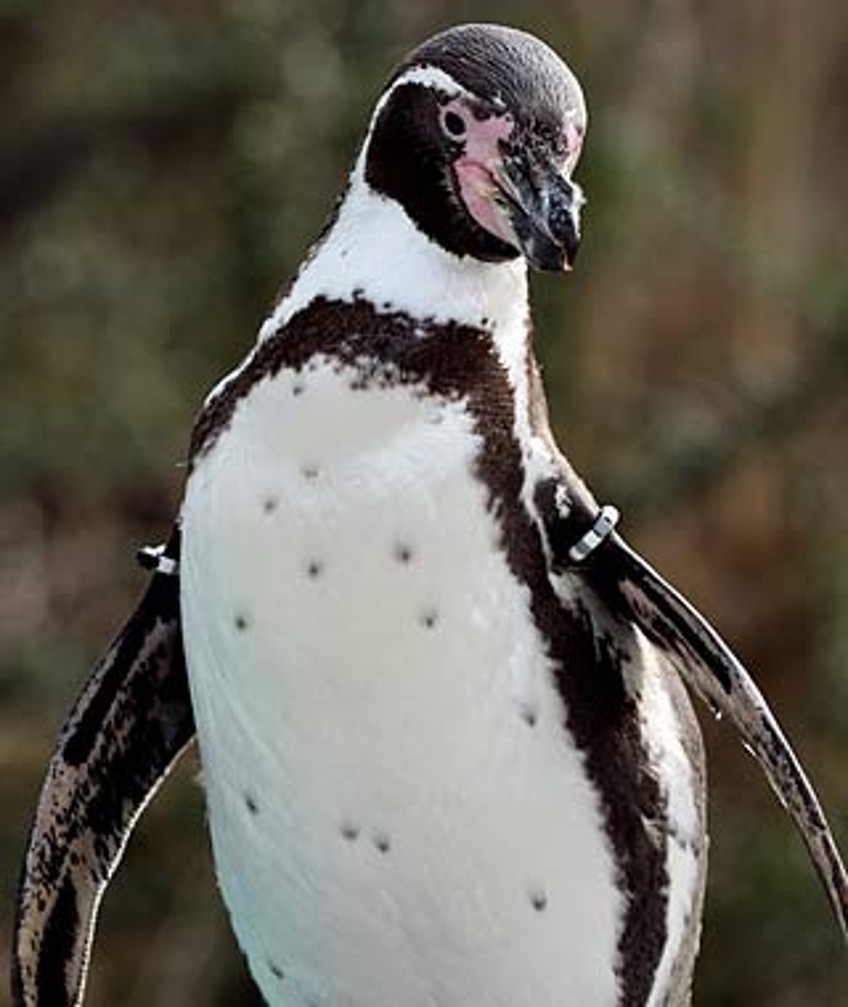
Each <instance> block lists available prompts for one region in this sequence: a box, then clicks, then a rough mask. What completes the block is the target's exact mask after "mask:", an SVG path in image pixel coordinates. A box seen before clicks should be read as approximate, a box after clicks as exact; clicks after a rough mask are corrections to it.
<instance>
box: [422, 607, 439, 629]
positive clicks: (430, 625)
mask: <svg viewBox="0 0 848 1007" xmlns="http://www.w3.org/2000/svg"><path fill="white" fill-rule="evenodd" d="M420 621H421V625H422V626H424V627H425V629H434V628H435V626H436V623H437V622H438V621H439V613H438V610H437V609H435V608H425V609H424V611H423V612H422V613H421V618H420Z"/></svg>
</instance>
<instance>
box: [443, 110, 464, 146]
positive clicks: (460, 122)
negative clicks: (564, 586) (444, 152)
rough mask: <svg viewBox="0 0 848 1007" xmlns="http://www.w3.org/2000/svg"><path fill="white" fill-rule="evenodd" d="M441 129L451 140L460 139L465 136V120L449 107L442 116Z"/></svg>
mask: <svg viewBox="0 0 848 1007" xmlns="http://www.w3.org/2000/svg"><path fill="white" fill-rule="evenodd" d="M442 129H443V130H444V131H445V133H446V134H447V135H448V136H449V137H450V138H451V139H452V140H461V139H462V138H463V137H464V136H465V120H464V119H463V118H462V116H461V115H459V114H458V113H456V112H454V111H452V110H450V109H449V110H448V111H447V112H445V113H444V115H443V116H442Z"/></svg>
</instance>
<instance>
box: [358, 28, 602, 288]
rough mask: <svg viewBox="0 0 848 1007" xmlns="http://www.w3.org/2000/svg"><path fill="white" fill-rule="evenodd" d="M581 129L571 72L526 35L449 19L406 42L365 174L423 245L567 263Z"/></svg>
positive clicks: (573, 232)
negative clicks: (408, 48)
mask: <svg viewBox="0 0 848 1007" xmlns="http://www.w3.org/2000/svg"><path fill="white" fill-rule="evenodd" d="M585 132H586V105H585V101H584V99H583V92H582V90H581V88H580V84H579V83H578V81H577V78H576V77H575V76H574V74H573V73H572V72H571V71H570V70H569V69H568V67H567V66H566V65H565V63H564V62H563V61H562V60H561V59H560V58H559V56H557V54H556V53H555V52H554V51H553V50H552V49H551V48H550V47H549V46H547V45H545V44H544V43H543V42H540V41H539V40H538V39H537V38H534V37H533V36H532V35H528V34H527V33H526V32H522V31H518V30H516V29H513V28H505V27H502V26H500V25H488V24H469V25H460V26H457V27H454V28H450V29H448V30H447V31H444V32H441V33H440V34H438V35H435V36H433V37H432V38H430V39H428V40H427V41H426V42H424V43H423V44H422V45H420V46H418V47H417V48H416V49H414V50H413V51H412V52H411V53H410V54H409V55H408V56H407V58H406V59H405V60H404V61H403V63H402V64H401V65H400V66H399V67H398V69H397V70H396V71H395V73H394V75H393V76H392V78H391V79H390V80H389V83H388V84H387V86H386V88H385V90H384V91H383V94H382V95H381V97H380V100H379V102H378V104H377V107H376V109H375V112H374V115H373V117H372V120H371V125H370V128H369V132H368V136H367V138H366V143H365V150H364V158H365V180H366V182H367V184H368V185H369V186H370V188H371V189H372V190H374V191H375V192H377V193H379V194H380V195H381V196H382V197H384V198H386V199H392V200H395V201H396V202H398V203H400V205H401V206H402V207H403V209H404V211H405V212H406V214H407V215H408V216H409V217H410V218H411V220H412V221H413V222H414V224H415V225H416V226H417V227H418V228H419V229H420V230H421V231H423V232H424V233H425V234H426V235H427V236H428V237H429V238H430V239H431V240H433V241H436V242H437V243H438V244H439V245H441V246H442V247H443V248H444V249H446V250H447V251H449V252H452V253H454V254H455V255H458V256H472V257H474V258H477V259H481V260H483V261H487V262H498V261H505V260H508V259H514V258H516V257H517V256H519V255H524V256H525V257H526V259H527V261H528V262H529V263H530V264H531V265H532V266H535V267H536V268H537V269H545V270H560V269H570V268H571V265H572V263H573V261H574V258H575V255H576V253H577V247H578V244H579V240H580V208H581V206H582V205H583V202H584V199H583V193H582V191H581V189H580V188H579V186H578V185H577V184H576V183H575V182H573V181H572V179H571V173H572V171H573V170H574V167H575V165H576V163H577V160H578V158H579V156H580V150H581V147H582V144H583V138H584V135H585Z"/></svg>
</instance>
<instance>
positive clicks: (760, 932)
mask: <svg viewBox="0 0 848 1007" xmlns="http://www.w3.org/2000/svg"><path fill="white" fill-rule="evenodd" d="M462 20H494V21H504V22H507V23H512V24H515V25H518V26H521V27H524V28H527V29H529V30H531V31H534V32H536V33H537V34H539V35H541V36H542V37H543V38H545V39H546V40H547V41H549V42H550V43H551V44H552V45H553V46H554V47H555V48H556V49H558V50H559V51H560V52H561V53H562V54H563V55H564V56H565V57H566V58H567V59H568V60H569V62H570V63H571V64H572V66H573V67H574V68H575V69H576V71H577V72H578V74H579V76H580V77H581V79H582V81H583V83H584V86H585V88H586V91H587V94H588V98H589V105H590V130H589V137H588V142H587V145H586V149H585V153H584V158H583V162H582V164H581V166H580V168H579V169H578V178H579V180H580V181H581V182H582V183H583V185H584V187H585V188H586V191H587V194H588V197H589V206H588V208H587V212H586V216H585V237H584V246H583V251H582V253H581V258H580V261H579V263H578V268H577V269H576V271H575V272H574V273H573V274H572V275H571V276H569V277H567V278H563V277H539V278H535V279H534V296H535V300H536V306H537V330H538V340H539V351H540V354H541V356H542V358H543V360H544V362H545V368H546V370H545V373H546V381H547V384H548V387H549V390H550V393H551V398H552V408H553V412H554V418H555V424H556V428H557V431H558V435H559V438H560V441H561V443H562V444H563V446H564V448H565V450H566V452H567V453H568V454H569V456H570V457H571V459H572V461H573V462H574V463H575V464H576V466H577V468H578V470H579V471H581V472H582V473H583V474H584V475H585V476H586V477H587V478H588V480H589V482H590V484H591V485H592V486H593V487H594V489H595V491H596V492H597V493H598V494H599V495H600V496H601V497H602V498H603V499H609V500H612V501H615V502H617V503H618V504H620V505H621V506H622V509H623V510H624V513H625V529H626V532H627V533H628V534H629V535H630V536H631V537H632V538H633V539H634V540H635V542H636V543H637V545H638V546H640V547H641V548H642V549H643V551H645V552H646V553H647V555H648V556H649V557H650V558H651V559H652V560H654V561H655V562H656V563H657V564H658V565H659V567H660V568H661V569H662V570H663V571H664V572H666V573H667V574H668V575H669V576H670V577H671V578H672V579H673V580H674V581H675V582H676V583H677V584H678V585H679V586H680V587H681V588H683V589H684V590H685V591H686V593H687V594H688V595H689V596H690V597H691V598H692V599H693V600H695V601H696V602H697V603H698V604H699V606H700V607H702V608H703V609H704V610H705V611H706V612H707V613H709V615H710V616H711V617H712V618H713V619H714V620H715V622H716V623H717V624H718V625H719V626H720V627H721V628H722V630H723V632H724V633H725V635H726V636H727V637H728V638H729V640H730V641H732V643H733V644H734V645H735V647H737V648H738V650H739V652H740V653H741V654H742V655H743V656H744V658H745V660H746V661H747V663H748V664H749V665H750V666H751V667H752V668H753V669H754V671H755V673H756V675H757V678H758V681H759V682H760V684H761V685H762V686H763V687H764V689H765V691H766V692H767V694H768V695H769V697H770V699H771V701H772V703H773V705H774V707H775V709H776V710H777V712H778V713H779V715H780V716H781V718H782V720H783V722H784V724H785V726H786V728H787V730H788V731H789V733H790V735H791V736H792V738H793V739H794V741H795V743H796V745H797V748H798V750H799V751H800V753H801V754H802V756H803V759H804V761H805V763H806V765H807V767H808V768H809V770H810V771H811V773H812V775H813V776H814V778H815V780H816V782H817V785H818V788H819V790H820V793H821V796H822V798H823V799H824V801H825V803H826V805H827V806H828V808H829V811H830V813H831V817H832V822H833V825H834V828H835V831H836V833H837V836H838V837H839V838H840V839H841V841H842V844H843V846H844V847H845V848H846V850H848V773H846V764H848V666H846V665H848V451H846V441H848V437H846V432H848V279H846V266H848V5H846V4H845V3H844V2H842V0H831V2H822V0H807V2H806V3H804V4H801V3H800V2H798V0H759V2H757V0H712V2H710V3H705V2H696V0H642V2H637V0H604V2H603V3H601V2H599V0H528V2H524V3H520V4H519V3H506V2H488V3H481V2H478V3H474V2H470V0H469V2H465V0H450V2H447V0H427V2H417V3H415V2H412V3H410V2H400V0H309V2H305V0H289V2H283V0H194V2H188V0H185V2H177V0H158V2H157V0H150V2H146V3H129V2H124V3H121V2H116V0H78V2H76V3H74V4H61V3H58V2H49V0H45V2H39V0H18V2H15V0H0V68H2V69H0V99H1V100H0V108H2V112H0V116H1V117H2V121H0V263H2V268H0V382H1V384H0V388H2V394H0V947H1V948H2V952H0V967H2V969H3V971H4V973H5V971H6V964H7V958H8V944H9V927H10V916H11V910H12V905H13V895H14V888H15V882H16V876H17V872H18V867H19V863H20V860H21V855H22V850H23V843H24V838H25V833H26V829H27V827H28V820H29V816H30V814H31V812H32V809H33V806H34V803H35V800H36V795H37V791H38V787H39V784H40V779H41V775H42V773H43V770H44V767H45V762H46V758H47V754H48V751H49V749H50V747H51V745H52V741H53V738H54V735H55V732H56V730H57V728H58V726H59V724H60V722H61V719H62V717H63V714H64V713H65V711H66V710H67V708H68V707H69V705H70V703H71V702H72V700H73V698H74V696H75V694H76V693H77V691H78V690H79V688H80V686H81V684H82V682H83V680H84V679H85V677H86V674H87V672H88V669H89V666H90V664H91V662H92V661H93V659H95V658H96V657H97V656H98V655H99V654H100V652H101V651H102V650H103V649H104V646H105V644H106V643H107V641H108V639H109V638H110V636H111V635H112V634H113V633H114V631H115V630H116V629H117V627H118V626H119V624H120V623H121V621H122V619H123V617H124V616H125V614H126V613H127V611H128V610H129V608H130V606H131V604H132V600H133V598H134V597H135V595H136V594H137V592H138V591H139V589H140V587H141V584H142V583H143V577H142V574H141V573H140V571H138V570H137V569H136V568H135V565H134V563H133V559H132V554H133V550H134V548H135V547H137V546H138V545H140V544H142V543H146V542H151V541H153V542H155V541H158V539H159V538H160V537H161V536H162V535H163V534H164V533H165V531H166V529H167V528H168V525H169V521H170V519H171V516H172V515H173V513H174V511H175V508H176V507H177V505H178V502H179V499H180V494H181V486H182V480H183V472H182V471H181V465H182V460H183V459H184V458H185V451H186V445H187V438H188V432H189V429H190V425H191V422H192V416H193V414H194V412H195V410H196V409H197V407H198V404H199V403H200V401H201V399H202V397H203V395H204V394H205V392H206V391H207V390H208V388H209V387H210V386H211V385H212V384H213V383H214V382H215V380H216V379H217V378H218V377H219V376H220V375H221V374H222V373H223V372H224V371H225V370H226V369H228V368H229V367H231V366H232V365H233V364H234V362H236V361H237V360H238V359H239V357H240V356H241V355H242V354H243V353H244V352H245V351H246V349H247V348H248V346H249V345H250V343H251V341H252V339H253V335H254V333H255V331H256V329H257V327H258V325H259V323H260V322H261V320H262V317H263V314H264V312H265V311H266V310H267V308H268V306H269V304H270V303H271V302H272V300H273V297H274V293H275V290H276V288H277V287H278V285H279V284H280V282H281V281H282V280H283V279H284V278H285V277H286V276H287V275H288V274H289V273H290V272H291V270H292V269H293V268H294V267H295V266H296V264H297V263H298V261H299V260H300V258H301V256H302V255H303V252H304V250H305V248H306V246H307V244H308V243H309V242H310V240H311V239H312V237H313V236H314V235H315V234H316V232H317V230H318V229H319V227H320V225H321V223H322V220H323V218H324V216H325V214H326V213H327V212H328V211H329V209H330V207H331V205H332V202H333V199H334V197H335V194H336V192H337V190H338V189H339V186H340V184H341V183H342V180H343V178H344V175H345V172H346V170H347V167H348V165H349V163H350V161H351V158H352V155H353V152H354V148H355V145H356V142H357V138H358V135H359V134H360V132H361V131H362V129H363V127H364V125H365V122H366V118H367V116H368V114H369V109H370V106H371V104H372V102H373V101H374V99H375V96H376V94H377V93H378V92H379V89H380V87H381V84H382V82H383V80H384V79H385V77H386V76H387V74H388V72H389V70H390V68H391V66H392V65H393V64H394V63H395V61H397V60H398V59H399V58H400V57H401V55H402V54H403V53H404V51H405V50H406V49H408V48H409V47H411V46H412V45H414V44H415V43H416V42H418V41H420V40H421V39H423V38H424V37H426V36H427V35H428V34H430V33H431V32H432V31H434V30H436V29H438V28H440V27H443V26H445V25H447V24H450V23H453V22H457V21H462ZM705 730H706V733H707V741H708V746H709V755H710V768H711V797H712V804H711V831H712V848H711V854H712V873H711V880H710V888H709V897H708V906H707V917H706V926H705V934H704V940H703V948H702V955H701V964H700V969H699V973H698V982H697V987H696V1003H697V1004H699V1005H707V1007H742V1005H744V1007H750V1005H755V1007H757V1005H775V1007H807V1005H816V1007H820V1005H838V1004H846V1003H848V966H846V960H845V954H844V950H843V949H842V946H841V944H840V941H839V938H838V935H837V932H836V928H835V925H834V923H833V921H832V919H831V917H830V914H829V910H828V907H827V905H826V903H825V900H824V897H823V895H822V893H821V891H820V889H819V886H818V883H817V881H816V880H815V878H814V876H813V874H812V871H811V869H810V866H809V864H808V862H807V860H806V856H805V854H804V852H803V850H802V847H801V845H800V843H799V841H798V839H797V838H796V837H795V835H794V833H793V832H792V830H791V827H790V825H789V822H788V819H786V818H785V817H784V815H783V814H782V812H781V810H780V809H779V807H778V806H777V803H776V802H775V801H774V799H773V797H772V796H771V794H770V793H769V792H768V790H767V787H766V785H765V783H764V781H763V779H762V777H761V776H760V774H759V772H758V771H757V769H756V767H755V766H754V765H753V763H752V762H751V760H749V759H748V758H747V757H746V756H745V755H744V753H742V752H741V749H740V748H739V746H738V744H737V743H736V741H735V740H734V738H733V737H732V734H731V732H730V731H729V730H728V729H725V728H724V727H723V725H715V724H712V723H705ZM6 996H7V992H6V989H5V984H4V985H3V986H2V987H0V1004H2V1003H5V1002H6V999H5V998H6ZM256 1002H257V997H256V994H255V993H254V992H253V991H252V988H251V985H250V982H249V980H248V979H247V977H246V975H245V972H244V968H243V966H242V964H241V961H240V959H239V956H238V954H237V952H236V950H235V948H234V943H233V940H232V938H231V937H230V935H229V932H228V929H227V924H226V920H225V918H224V916H223V912H222V910H221V907H220V905H219V902H218V897H217V894H216V891H215V885H214V880H213V876H212V872H211V867H210V861H209V853H208V845H207V840H206V835H205V829H204V822H203V810H202V802H201V794H200V789H199V786H198V784H197V766H196V762H195V760H194V757H193V756H192V757H191V758H190V759H187V760H186V762H185V764H184V765H183V766H182V767H181V769H180V771H179V772H178V774H177V775H176V776H175V777H174V778H173V779H172V780H171V781H170V782H169V783H168V785H167V786H166V787H165V789H164V790H163V791H162V792H161V794H160V795H159V797H158V798H157V799H156V801H155V802H154V804H153V805H152V806H151V807H150V809H149V811H148V813H147V814H146V816H145V818H144V820H143V822H142V824H141V826H140V827H139V829H138V831H137V834H136V836H135V838H134V839H133V841H132V843H131V845H130V849H129V851H128V855H127V857H126V860H125V862H124V865H123V868H122V870H121V871H120V872H119V874H118V876H117V878H116V880H115V882H114V884H113V886H112V887H111V888H110V890H109V893H108V897H107V899H106V903H105V907H104V911H103V914H102V918H101V924H100V929H99V933H98V939H97V942H96V945H95V953H94V961H93V970H92V980H91V985H90V992H89V997H88V1000H87V1004H90V1005H92V1007H94V1005H106V1004H109V1005H114V1004H121V1005H126V1007H134V1005H139V1007H140V1005H149V1004H155V1005H163V1007H183V1005H185V1007H195V1005H199V1004H204V1005H231V1004H232V1005H247V1004H254V1003H256ZM471 1007H473V1005H471Z"/></svg>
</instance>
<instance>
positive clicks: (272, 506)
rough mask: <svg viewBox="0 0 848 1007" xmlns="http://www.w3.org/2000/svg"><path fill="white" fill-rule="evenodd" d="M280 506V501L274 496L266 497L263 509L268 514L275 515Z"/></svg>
mask: <svg viewBox="0 0 848 1007" xmlns="http://www.w3.org/2000/svg"><path fill="white" fill-rule="evenodd" d="M279 506H280V501H279V500H278V499H277V498H276V497H274V496H269V497H265V499H264V500H263V501H262V509H263V510H264V511H265V513H266V514H273V513H274V511H275V510H276V509H277V508H278V507H279Z"/></svg>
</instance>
